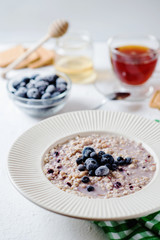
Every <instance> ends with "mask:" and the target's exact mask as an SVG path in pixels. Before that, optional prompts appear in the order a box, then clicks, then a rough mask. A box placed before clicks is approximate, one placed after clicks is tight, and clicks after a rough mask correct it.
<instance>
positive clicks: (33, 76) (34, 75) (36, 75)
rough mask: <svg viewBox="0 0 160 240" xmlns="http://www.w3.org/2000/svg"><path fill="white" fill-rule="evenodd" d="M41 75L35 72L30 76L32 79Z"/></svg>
mask: <svg viewBox="0 0 160 240" xmlns="http://www.w3.org/2000/svg"><path fill="white" fill-rule="evenodd" d="M38 76H39V74H38V73H37V74H33V75H32V76H31V77H30V79H35V78H36V77H38Z"/></svg>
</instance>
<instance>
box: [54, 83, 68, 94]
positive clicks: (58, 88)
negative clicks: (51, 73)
mask: <svg viewBox="0 0 160 240" xmlns="http://www.w3.org/2000/svg"><path fill="white" fill-rule="evenodd" d="M56 89H57V90H58V91H59V92H60V93H62V92H65V91H66V89H67V87H66V85H65V84H64V83H60V84H58V85H56Z"/></svg>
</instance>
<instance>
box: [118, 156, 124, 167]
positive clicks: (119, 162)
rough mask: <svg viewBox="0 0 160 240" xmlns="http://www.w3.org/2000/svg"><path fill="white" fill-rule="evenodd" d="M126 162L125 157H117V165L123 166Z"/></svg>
mask: <svg viewBox="0 0 160 240" xmlns="http://www.w3.org/2000/svg"><path fill="white" fill-rule="evenodd" d="M124 164H125V160H124V158H123V157H121V156H120V157H118V158H117V165H120V166H122V165H124Z"/></svg>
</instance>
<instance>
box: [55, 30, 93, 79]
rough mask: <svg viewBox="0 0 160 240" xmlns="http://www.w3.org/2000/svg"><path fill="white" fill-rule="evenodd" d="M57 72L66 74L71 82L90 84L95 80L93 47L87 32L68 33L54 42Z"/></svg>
mask: <svg viewBox="0 0 160 240" xmlns="http://www.w3.org/2000/svg"><path fill="white" fill-rule="evenodd" d="M54 66H55V68H56V70H57V71H59V72H63V73H65V74H67V75H68V76H69V77H70V78H71V80H72V81H73V82H76V83H91V82H94V81H95V79H96V73H95V70H94V66H93V47H92V41H91V37H90V35H89V33H88V32H87V31H74V32H68V33H67V34H65V35H64V36H63V37H61V38H59V39H57V41H56V58H55V63H54Z"/></svg>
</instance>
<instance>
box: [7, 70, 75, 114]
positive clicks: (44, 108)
mask: <svg viewBox="0 0 160 240" xmlns="http://www.w3.org/2000/svg"><path fill="white" fill-rule="evenodd" d="M7 90H8V94H9V97H10V98H11V99H12V101H13V102H14V103H15V104H16V106H18V107H19V108H20V109H21V110H23V111H24V112H25V113H27V114H29V115H31V116H34V117H43V118H44V117H49V116H52V115H54V114H55V113H57V112H58V111H60V110H61V109H62V108H63V106H64V105H65V103H66V100H67V98H68V96H69V93H70V90H71V80H70V78H69V77H68V76H67V75H65V74H62V73H58V72H56V73H55V74H49V75H39V74H35V75H30V76H23V77H22V76H17V77H16V78H14V79H11V80H9V82H8V84H7Z"/></svg>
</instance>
